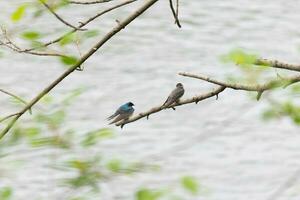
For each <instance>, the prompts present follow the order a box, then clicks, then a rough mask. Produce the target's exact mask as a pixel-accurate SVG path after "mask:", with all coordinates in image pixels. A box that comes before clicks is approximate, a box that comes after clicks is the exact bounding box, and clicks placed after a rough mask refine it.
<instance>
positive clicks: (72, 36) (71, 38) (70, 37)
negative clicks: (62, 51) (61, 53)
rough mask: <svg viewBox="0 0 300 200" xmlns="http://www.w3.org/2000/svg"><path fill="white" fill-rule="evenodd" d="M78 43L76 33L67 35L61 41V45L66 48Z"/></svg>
mask: <svg viewBox="0 0 300 200" xmlns="http://www.w3.org/2000/svg"><path fill="white" fill-rule="evenodd" d="M75 41H76V35H75V33H70V34H67V35H66V36H64V37H63V38H62V39H61V40H60V41H59V45H60V46H65V45H67V44H70V43H73V42H75Z"/></svg>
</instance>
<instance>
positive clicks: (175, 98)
mask: <svg viewBox="0 0 300 200" xmlns="http://www.w3.org/2000/svg"><path fill="white" fill-rule="evenodd" d="M183 94H184V88H183V85H182V84H181V83H177V85H176V88H175V89H174V90H173V91H172V92H171V94H170V95H169V97H168V98H167V100H166V101H165V103H164V104H163V105H162V106H163V107H164V108H166V107H168V106H171V105H172V104H174V103H178V102H179V99H180V98H181V97H182V96H183ZM173 109H174V110H175V108H173Z"/></svg>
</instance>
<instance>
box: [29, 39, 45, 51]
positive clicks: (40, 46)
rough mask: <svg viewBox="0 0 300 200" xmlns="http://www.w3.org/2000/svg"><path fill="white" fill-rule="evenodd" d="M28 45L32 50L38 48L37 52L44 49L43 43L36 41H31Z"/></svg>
mask: <svg viewBox="0 0 300 200" xmlns="http://www.w3.org/2000/svg"><path fill="white" fill-rule="evenodd" d="M30 45H31V47H32V48H38V49H39V50H43V49H45V48H46V47H45V45H44V43H42V42H39V41H36V40H31V41H30Z"/></svg>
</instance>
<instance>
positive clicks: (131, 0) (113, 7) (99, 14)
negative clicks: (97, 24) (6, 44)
mask: <svg viewBox="0 0 300 200" xmlns="http://www.w3.org/2000/svg"><path fill="white" fill-rule="evenodd" d="M135 1H137V0H128V1H124V2H121V3H119V4H117V5H115V6H112V7H110V8H108V9H106V10H103V11H101V12H99V13H97V14H96V15H94V16H92V17H90V18H88V19H87V20H86V21H84V22H80V25H79V26H77V27H75V28H74V29H73V30H71V31H69V32H68V33H65V34H63V35H62V36H60V37H58V38H56V39H54V40H51V41H49V42H47V43H45V44H44V45H41V46H40V47H35V48H29V49H24V50H23V52H30V51H33V50H36V49H39V48H44V47H48V46H50V45H52V44H55V43H57V42H59V41H61V40H62V39H63V38H65V37H66V36H68V35H70V34H72V33H75V32H76V31H77V30H78V29H81V28H83V27H84V26H86V25H87V24H89V23H90V22H92V21H93V20H95V19H96V18H98V17H100V16H102V15H104V14H106V13H108V12H110V11H112V10H115V9H117V8H120V7H122V6H125V5H127V4H130V3H133V2H135Z"/></svg>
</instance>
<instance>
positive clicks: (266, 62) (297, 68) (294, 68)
mask: <svg viewBox="0 0 300 200" xmlns="http://www.w3.org/2000/svg"><path fill="white" fill-rule="evenodd" d="M254 64H255V65H263V66H270V67H274V68H279V69H287V70H291V71H297V72H300V65H293V64H288V63H283V62H280V61H278V60H268V59H257V60H256V62H255V63H254Z"/></svg>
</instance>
